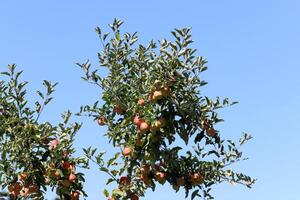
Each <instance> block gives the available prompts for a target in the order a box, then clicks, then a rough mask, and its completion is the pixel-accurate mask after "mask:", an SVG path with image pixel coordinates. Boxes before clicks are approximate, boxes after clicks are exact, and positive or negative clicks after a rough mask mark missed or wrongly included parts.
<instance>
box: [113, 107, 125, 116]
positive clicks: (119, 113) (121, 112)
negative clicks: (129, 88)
mask: <svg viewBox="0 0 300 200" xmlns="http://www.w3.org/2000/svg"><path fill="white" fill-rule="evenodd" d="M114 111H115V112H116V113H117V114H118V115H122V114H124V112H125V110H124V109H123V108H122V106H121V105H117V106H115V107H114Z"/></svg>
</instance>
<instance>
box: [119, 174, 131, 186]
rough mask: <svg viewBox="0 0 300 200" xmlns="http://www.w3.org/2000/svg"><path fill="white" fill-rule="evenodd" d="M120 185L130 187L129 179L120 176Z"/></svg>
mask: <svg viewBox="0 0 300 200" xmlns="http://www.w3.org/2000/svg"><path fill="white" fill-rule="evenodd" d="M120 184H123V185H130V178H128V177H127V176H122V177H121V178H120Z"/></svg>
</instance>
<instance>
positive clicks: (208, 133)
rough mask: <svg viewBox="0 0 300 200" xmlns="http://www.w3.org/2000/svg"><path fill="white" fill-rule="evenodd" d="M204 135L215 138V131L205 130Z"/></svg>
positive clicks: (212, 129)
mask: <svg viewBox="0 0 300 200" xmlns="http://www.w3.org/2000/svg"><path fill="white" fill-rule="evenodd" d="M206 133H207V135H208V136H210V137H215V136H216V134H217V133H216V130H215V129H214V128H209V129H207V130H206Z"/></svg>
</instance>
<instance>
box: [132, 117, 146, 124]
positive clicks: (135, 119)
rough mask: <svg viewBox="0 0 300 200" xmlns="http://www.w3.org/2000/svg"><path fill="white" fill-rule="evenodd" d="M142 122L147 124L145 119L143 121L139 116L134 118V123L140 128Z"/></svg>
mask: <svg viewBox="0 0 300 200" xmlns="http://www.w3.org/2000/svg"><path fill="white" fill-rule="evenodd" d="M142 122H145V120H144V119H142V118H141V117H140V116H139V115H136V116H135V117H134V118H133V123H134V124H135V125H137V126H140V125H141V123H142Z"/></svg>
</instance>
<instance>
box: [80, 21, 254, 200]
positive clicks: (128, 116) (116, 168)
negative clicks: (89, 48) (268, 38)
mask: <svg viewBox="0 0 300 200" xmlns="http://www.w3.org/2000/svg"><path fill="white" fill-rule="evenodd" d="M122 23H123V22H122V21H121V20H117V19H115V20H114V22H113V23H112V24H110V25H109V26H110V29H111V31H110V32H107V33H104V32H103V30H102V29H100V28H96V32H97V33H98V35H99V38H100V41H101V44H102V48H103V49H102V51H101V52H100V53H98V57H99V67H97V68H93V67H92V66H91V64H90V62H86V63H83V64H78V65H79V66H80V68H81V69H82V70H83V72H84V76H83V77H82V78H83V79H84V80H86V81H87V82H89V83H92V84H94V85H96V86H98V87H99V88H101V91H102V101H100V100H99V101H97V102H95V103H94V104H92V105H87V106H82V107H81V110H80V113H79V115H87V116H90V117H91V118H92V119H93V120H95V121H96V122H97V123H98V124H99V125H101V126H106V127H107V133H106V134H105V135H106V136H107V138H108V139H109V142H110V143H111V144H112V146H113V147H115V148H118V149H119V151H118V153H116V154H115V155H114V156H113V157H112V158H110V159H109V160H107V161H106V162H103V153H99V154H98V153H96V149H94V148H93V147H90V148H87V149H85V150H84V152H85V155H86V156H87V158H88V159H89V160H91V161H94V162H96V163H97V164H98V165H99V166H100V169H101V171H103V172H105V173H107V174H108V175H109V178H108V180H107V184H111V183H114V184H115V185H116V186H117V187H116V188H115V189H113V190H112V191H108V190H107V189H105V190H104V194H105V196H106V197H107V198H108V199H109V200H117V199H131V200H137V199H139V197H142V196H144V195H145V192H146V190H147V189H152V190H155V187H156V185H157V184H166V183H168V185H170V186H171V187H173V189H174V190H175V191H178V190H180V189H183V190H185V193H186V198H187V197H189V196H190V197H191V199H194V198H196V197H199V198H203V199H213V197H212V196H211V193H210V190H211V188H212V186H214V185H216V184H218V183H221V182H230V183H239V184H242V185H245V186H247V187H251V186H252V184H253V183H254V182H255V179H252V178H251V177H249V176H247V175H245V174H243V173H239V172H235V171H233V170H231V168H230V166H231V165H232V164H234V163H236V162H238V161H240V160H243V159H244V157H243V155H242V152H241V151H240V146H242V145H243V144H245V143H246V142H247V141H248V140H249V139H251V136H250V135H248V134H243V136H242V137H241V139H240V140H239V141H238V142H233V141H232V140H225V139H222V138H223V134H222V133H221V132H220V131H218V130H217V128H216V125H217V124H218V123H220V122H222V121H223V120H222V118H221V117H220V116H219V115H218V110H219V109H222V108H224V107H228V106H231V105H233V104H235V103H236V102H231V101H229V99H228V98H224V99H221V98H218V97H217V98H215V99H212V98H209V97H206V96H204V95H203V94H202V87H203V86H204V85H206V84H207V82H205V81H204V80H203V78H202V74H203V72H204V71H205V70H206V69H207V67H206V63H207V61H206V59H204V58H203V57H201V56H197V55H196V49H193V48H191V44H192V43H193V41H192V39H191V33H190V32H191V30H190V29H189V28H183V29H175V30H174V31H172V32H171V33H172V35H173V37H174V40H173V41H168V40H166V39H162V40H160V41H158V42H155V41H153V40H152V41H150V43H149V44H147V45H142V44H138V36H137V33H133V34H130V33H123V32H121V30H120V27H121V25H122ZM99 70H101V72H108V73H107V75H106V76H102V75H100V72H99ZM97 91H100V90H97Z"/></svg>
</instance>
